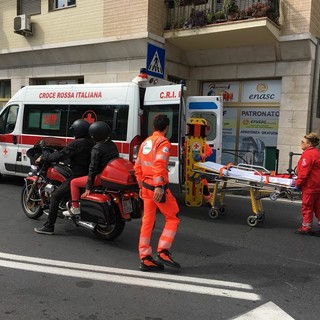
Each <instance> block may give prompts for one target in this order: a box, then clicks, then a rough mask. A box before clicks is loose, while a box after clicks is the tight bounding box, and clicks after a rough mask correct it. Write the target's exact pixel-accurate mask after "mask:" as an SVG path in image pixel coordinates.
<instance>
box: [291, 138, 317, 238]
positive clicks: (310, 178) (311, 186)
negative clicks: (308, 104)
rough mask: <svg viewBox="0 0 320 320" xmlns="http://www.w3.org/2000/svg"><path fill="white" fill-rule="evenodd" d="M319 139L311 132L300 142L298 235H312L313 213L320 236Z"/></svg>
mask: <svg viewBox="0 0 320 320" xmlns="http://www.w3.org/2000/svg"><path fill="white" fill-rule="evenodd" d="M318 144H319V137H318V135H317V134H316V133H314V132H311V133H309V134H307V135H305V136H304V137H303V139H302V140H301V149H302V150H303V153H302V155H301V157H300V159H299V162H298V165H297V173H298V177H297V180H296V186H297V187H298V188H299V189H300V190H301V192H302V207H301V210H302V226H301V227H300V228H299V229H297V230H296V233H298V234H303V235H305V234H312V231H311V226H312V222H313V213H315V216H316V218H317V219H318V229H319V230H318V231H317V232H315V234H316V235H320V151H319V150H318V149H317V148H316V146H317V145H318Z"/></svg>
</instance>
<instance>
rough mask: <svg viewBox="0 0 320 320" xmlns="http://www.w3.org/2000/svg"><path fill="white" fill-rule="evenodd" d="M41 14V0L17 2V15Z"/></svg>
mask: <svg viewBox="0 0 320 320" xmlns="http://www.w3.org/2000/svg"><path fill="white" fill-rule="evenodd" d="M39 13H41V0H17V14H18V15H20V14H26V15H33V14H39Z"/></svg>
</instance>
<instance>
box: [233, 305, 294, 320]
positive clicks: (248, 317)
mask: <svg viewBox="0 0 320 320" xmlns="http://www.w3.org/2000/svg"><path fill="white" fill-rule="evenodd" d="M279 319H281V320H294V318H292V317H290V316H289V315H288V314H287V313H285V312H284V311H283V310H282V309H281V308H279V307H278V306H277V305H276V304H274V303H273V302H271V301H270V302H268V303H266V304H264V305H262V306H260V307H258V308H256V309H254V310H251V311H250V312H248V313H246V314H244V315H242V316H240V317H237V318H233V320H279Z"/></svg>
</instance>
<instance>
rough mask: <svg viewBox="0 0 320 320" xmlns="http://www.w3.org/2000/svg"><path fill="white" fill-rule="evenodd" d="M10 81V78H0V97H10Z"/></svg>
mask: <svg viewBox="0 0 320 320" xmlns="http://www.w3.org/2000/svg"><path fill="white" fill-rule="evenodd" d="M10 97H11V82H10V80H0V99H10Z"/></svg>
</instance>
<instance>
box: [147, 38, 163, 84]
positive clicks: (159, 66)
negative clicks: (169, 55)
mask: <svg viewBox="0 0 320 320" xmlns="http://www.w3.org/2000/svg"><path fill="white" fill-rule="evenodd" d="M165 55H166V51H165V49H163V48H159V47H157V46H155V45H153V44H151V43H148V49H147V66H146V67H147V74H148V75H150V76H153V77H157V78H162V79H163V78H164V62H165Z"/></svg>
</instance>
